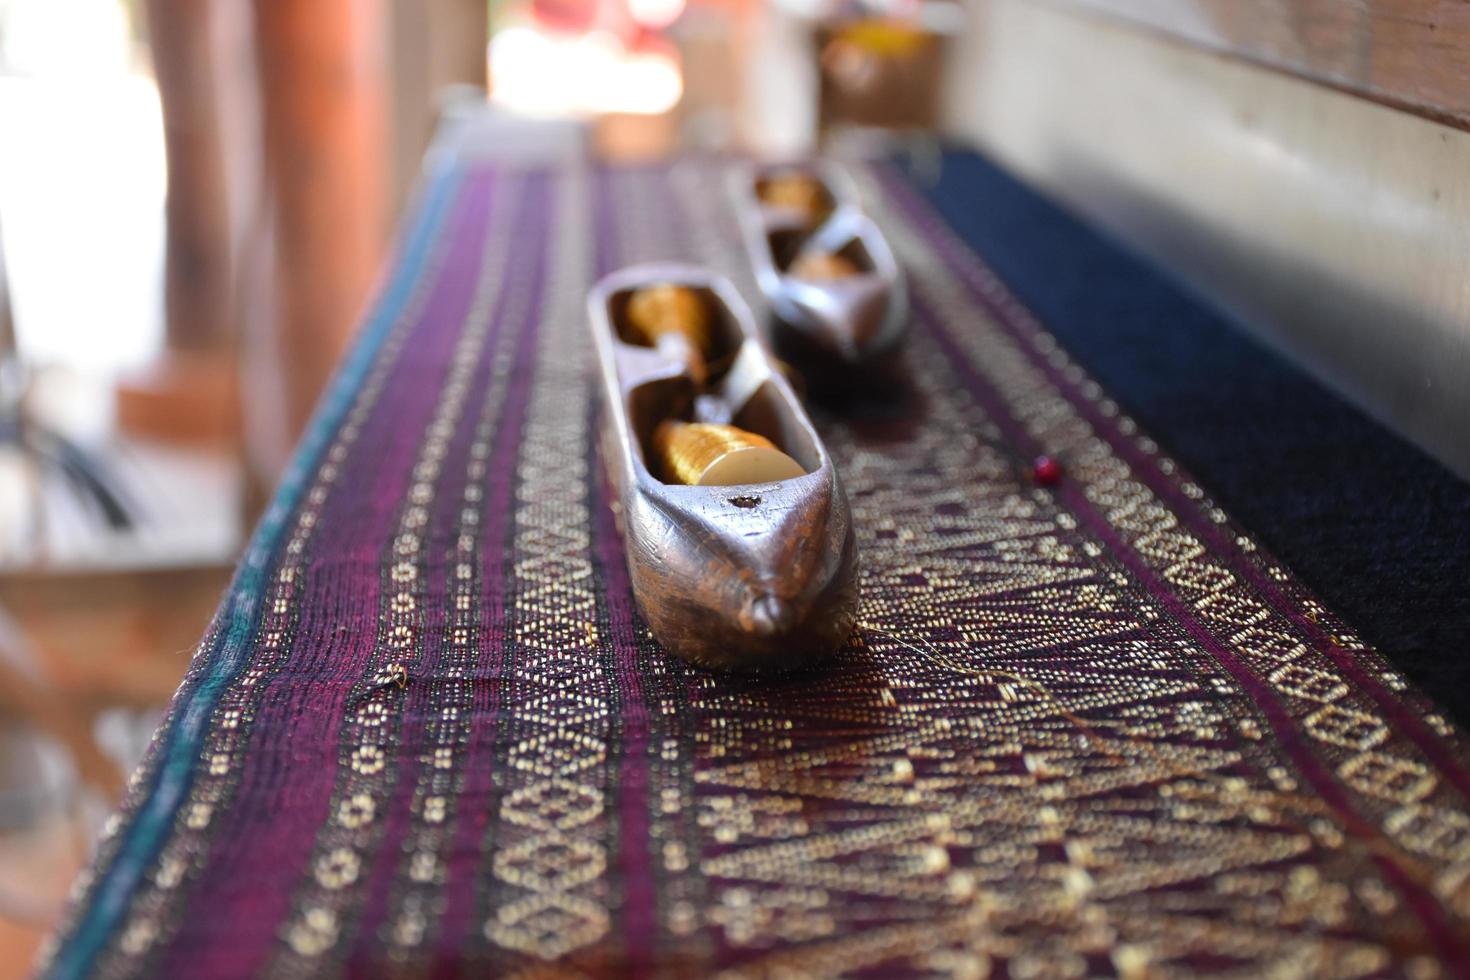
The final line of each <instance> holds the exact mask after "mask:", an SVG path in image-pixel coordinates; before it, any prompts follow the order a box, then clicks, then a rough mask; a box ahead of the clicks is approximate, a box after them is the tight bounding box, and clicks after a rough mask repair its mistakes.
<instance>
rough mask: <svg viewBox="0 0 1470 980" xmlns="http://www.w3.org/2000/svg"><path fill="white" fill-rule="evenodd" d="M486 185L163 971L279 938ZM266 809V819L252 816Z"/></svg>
mask: <svg viewBox="0 0 1470 980" xmlns="http://www.w3.org/2000/svg"><path fill="white" fill-rule="evenodd" d="M490 192H491V181H490V180H488V179H479V180H472V181H469V182H467V183H466V185H465V186H464V187H463V189H462V191H461V196H460V198H459V200H458V201H457V202H456V205H455V210H456V215H455V225H454V228H453V229H452V231H451V232H450V234H449V238H450V242H451V244H450V246H449V251H448V253H447V259H446V263H445V266H444V268H443V271H442V272H441V273H440V279H439V282H438V284H437V285H436V287H435V292H434V294H433V296H432V298H431V299H430V301H429V303H428V304H427V306H426V307H425V309H424V311H423V313H422V316H421V319H420V322H419V325H418V326H417V327H416V328H415V330H414V333H413V336H412V339H411V341H410V343H409V344H408V345H407V346H406V347H405V350H404V353H403V355H402V356H401V357H400V359H399V361H398V363H397V364H395V366H394V368H393V371H392V374H391V375H390V377H389V379H388V381H387V382H386V384H385V386H384V389H383V391H382V393H381V396H380V399H379V402H378V404H377V406H376V407H375V408H374V409H373V411H372V412H371V413H370V416H369V419H368V421H367V423H366V424H365V425H364V427H363V431H362V433H361V434H360V436H359V438H358V442H357V445H356V447H355V449H354V451H353V452H351V453H349V454H348V457H347V459H346V460H345V461H344V462H343V464H342V469H341V474H340V476H339V486H341V487H343V488H347V489H348V490H350V491H351V492H348V493H335V494H332V495H331V497H330V498H329V499H328V501H327V503H326V505H325V507H324V508H323V511H322V513H321V516H320V518H319V521H318V525H317V529H316V532H315V538H314V541H313V544H312V555H311V557H310V559H309V560H308V562H307V564H306V566H305V568H304V569H303V573H302V578H303V582H302V585H301V592H300V594H299V596H298V599H297V601H298V602H299V603H300V609H301V613H300V618H299V621H298V628H297V632H296V635H295V636H294V637H292V641H293V642H292V646H291V650H290V653H289V656H288V659H287V661H286V663H285V664H284V666H283V667H282V669H281V671H280V672H279V674H277V675H276V676H275V677H272V678H268V679H266V680H265V681H263V683H265V684H266V685H267V687H266V690H265V691H264V692H262V694H261V698H260V704H259V708H258V710H257V713H256V717H255V720H254V724H253V727H252V732H251V734H252V742H251V745H250V751H249V752H245V753H241V755H240V757H241V759H242V763H241V764H242V766H243V769H242V772H241V774H240V780H239V784H238V788H237V790H236V792H235V794H234V798H235V799H236V800H244V801H249V802H250V803H251V804H253V807H252V808H251V809H248V810H247V809H245V808H244V807H233V808H230V809H227V810H224V811H223V812H219V813H216V814H215V816H214V819H215V820H216V821H218V822H219V823H218V825H217V826H216V828H215V831H214V841H215V847H214V850H213V851H212V852H211V854H210V856H209V859H208V864H207V866H206V867H205V868H204V869H203V872H202V873H201V875H200V885H199V888H198V890H197V891H196V893H195V894H194V895H193V896H191V902H192V903H193V904H197V905H198V906H199V907H202V908H208V909H210V914H209V915H208V916H186V917H185V918H184V920H183V925H182V927H181V929H180V932H179V934H178V937H177V939H176V941H175V943H174V945H173V948H172V949H171V951H170V954H171V955H170V957H169V959H168V960H166V961H165V963H164V964H163V969H162V971H161V972H162V975H165V976H178V975H185V974H187V975H194V976H214V975H221V976H223V975H237V974H247V973H254V972H255V971H257V970H258V969H259V968H260V966H261V965H262V964H263V962H264V959H265V957H267V956H268V955H269V953H270V951H271V950H272V948H273V947H274V945H275V942H276V940H277V936H276V929H277V927H278V925H279V923H281V922H282V921H284V919H285V918H286V914H287V909H288V904H289V900H290V895H291V890H292V887H293V886H294V885H295V883H296V881H297V879H298V878H299V876H300V874H301V873H302V869H304V868H305V867H306V866H307V863H308V861H309V858H310V855H311V849H312V846H313V844H314V841H315V836H316V829H317V827H319V826H320V824H321V822H322V820H323V819H324V818H325V815H326V814H325V810H326V807H327V805H328V802H329V800H330V798H331V794H332V791H333V786H334V778H333V777H334V776H335V773H336V771H337V767H338V766H339V765H340V764H341V763H342V760H341V758H340V752H341V747H340V744H339V740H338V735H339V731H340V726H341V722H342V718H343V715H344V712H345V702H346V699H347V696H348V694H349V693H350V692H351V690H352V688H353V683H354V682H355V681H356V679H357V678H358V676H359V675H360V674H361V672H362V670H363V669H364V666H365V665H366V664H367V663H368V662H369V661H370V659H371V657H372V653H373V649H374V644H375V638H376V631H377V624H378V615H379V610H378V603H379V575H380V559H381V554H382V548H383V544H384V541H385V538H386V537H387V536H389V535H391V534H392V531H393V528H392V518H393V515H394V514H396V513H397V510H398V507H399V504H400V503H401V501H402V499H403V495H404V493H405V492H406V489H407V485H408V480H409V477H410V470H411V468H412V460H413V457H414V454H415V452H416V450H417V447H418V445H419V443H420V440H421V439H422V436H423V431H424V428H425V426H426V425H427V424H428V421H429V418H428V416H429V412H430V411H431V409H432V405H433V401H432V399H425V398H422V397H420V395H421V394H422V392H423V390H424V389H425V388H426V387H428V386H432V385H437V384H439V383H441V381H442V377H443V374H444V372H445V371H446V370H447V368H448V362H449V356H448V355H449V351H450V350H451V349H452V347H453V343H454V340H455V338H456V334H457V331H458V327H459V325H460V324H461V323H462V321H463V317H464V312H465V309H466V308H467V307H468V304H469V300H470V296H471V295H472V293H473V288H474V284H475V272H476V270H477V269H478V267H479V256H480V250H481V246H482V243H483V239H484V228H485V225H486V217H487V214H488V208H489V204H490ZM262 807H264V808H268V809H269V810H270V811H271V814H272V816H271V818H270V819H263V818H262V814H261V813H260V812H259V808H262Z"/></svg>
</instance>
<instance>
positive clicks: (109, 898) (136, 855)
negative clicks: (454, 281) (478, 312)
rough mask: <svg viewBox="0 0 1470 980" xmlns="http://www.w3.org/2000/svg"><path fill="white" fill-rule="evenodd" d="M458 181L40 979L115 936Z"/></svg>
mask: <svg viewBox="0 0 1470 980" xmlns="http://www.w3.org/2000/svg"><path fill="white" fill-rule="evenodd" d="M457 183H458V177H457V172H456V171H455V170H454V169H453V168H452V167H445V168H444V169H442V170H440V171H439V172H438V173H437V174H435V175H434V176H432V177H430V178H429V180H428V185H427V187H426V189H425V191H424V198H423V202H422V205H421V206H420V209H419V217H418V220H417V222H416V223H415V225H414V227H413V229H412V230H411V231H410V232H409V235H408V238H407V239H406V241H405V242H404V245H403V250H402V253H401V256H400V259H399V261H398V265H397V268H396V269H395V270H394V273H393V276H392V278H391V280H390V281H389V283H388V287H387V289H386V290H385V292H384V294H383V297H382V300H381V301H380V302H379V304H378V306H377V309H376V310H375V311H374V312H373V313H372V315H371V316H370V317H369V319H368V321H367V322H366V323H365V324H364V325H363V328H362V332H361V335H360V338H359V340H358V342H357V343H356V344H355V345H354V346H353V349H352V351H351V352H350V353H349V354H348V355H347V358H346V359H345V360H344V361H343V363H342V366H341V368H340V369H339V370H338V372H337V376H336V378H335V379H334V380H333V382H332V384H331V386H330V387H329V388H328V390H327V394H326V396H325V397H324V398H323V400H322V402H321V404H320V405H319V406H318V407H317V411H316V414H315V416H314V417H313V418H312V421H311V424H310V425H309V426H308V427H307V431H306V434H305V436H304V437H303V438H302V440H301V443H300V445H299V446H298V447H297V450H296V453H295V455H294V456H293V457H292V459H291V463H290V465H289V466H288V467H287V468H286V473H285V475H284V477H283V478H282V480H281V484H280V486H279V487H278V488H277V489H276V493H275V497H274V498H273V499H272V500H271V504H270V507H269V508H268V509H267V510H266V512H265V516H264V517H262V518H261V520H260V523H259V524H258V525H257V526H256V529H255V534H254V535H253V537H252V538H251V541H250V547H249V549H248V550H247V551H246V553H245V557H244V559H243V560H242V561H241V563H240V567H239V569H238V570H237V571H236V572H235V580H234V582H233V583H232V585H231V587H230V592H229V595H228V597H227V598H226V599H225V605H224V607H223V616H222V619H223V623H222V626H221V629H220V630H219V632H218V634H217V636H216V640H215V642H216V643H218V644H219V647H218V649H217V651H214V652H213V654H212V655H210V656H209V657H208V660H207V666H206V667H205V670H206V671H207V673H205V675H204V677H203V678H202V679H201V680H200V681H199V683H198V684H197V686H196V687H195V688H194V690H193V691H192V692H190V693H182V692H181V696H182V697H183V699H184V701H185V703H184V704H183V705H182V706H180V707H178V708H176V709H175V711H174V712H173V723H172V725H171V727H170V729H169V730H168V731H167V732H166V733H165V736H164V737H165V745H164V747H163V748H162V749H161V751H162V753H163V759H162V761H161V762H160V763H159V765H158V767H157V771H156V776H155V780H156V781H155V785H154V787H153V789H152V791H151V792H150V794H149V795H148V797H147V798H146V799H144V801H143V802H142V804H141V805H140V806H139V808H138V811H137V815H136V816H135V817H134V819H133V820H132V822H131V823H130V824H129V826H128V828H127V829H126V830H125V831H124V832H123V833H124V834H125V837H124V840H123V841H122V843H121V845H120V846H119V849H118V855H117V858H116V859H115V860H114V861H113V863H112V865H111V866H110V867H108V868H107V870H106V871H104V872H103V873H102V874H101V875H100V877H99V879H98V881H97V882H96V884H95V885H94V886H93V889H92V893H91V897H90V900H89V901H88V903H87V906H86V908H85V909H83V910H82V911H81V912H80V913H79V915H78V919H77V923H76V926H75V927H74V929H73V931H72V935H71V939H70V940H69V941H68V942H66V943H65V944H64V945H63V946H62V947H61V949H60V950H58V952H57V955H56V958H55V960H54V961H53V962H52V964H51V969H50V973H51V975H52V976H55V977H82V976H85V975H86V974H87V973H88V972H89V971H90V970H91V969H92V967H93V965H94V961H95V959H96V957H97V955H98V954H99V953H100V952H101V950H102V949H103V947H104V946H105V945H106V943H107V940H108V938H109V937H110V936H111V935H112V933H113V931H114V930H116V929H117V927H118V924H119V922H120V920H121V919H122V917H123V915H124V913H125V912H126V911H127V907H128V903H129V901H130V900H131V898H132V896H133V892H134V890H135V889H136V888H137V887H138V884H139V882H140V881H141V880H142V878H143V875H144V874H145V873H146V871H147V869H148V867H149V866H150V865H151V864H152V863H153V860H154V858H155V856H156V855H157V853H158V850H159V848H160V847H161V846H162V843H163V839H164V836H165V834H167V832H168V830H169V828H170V827H172V826H173V823H174V818H175V816H176V814H177V812H178V809H179V807H180V805H182V803H183V801H184V799H185V798H186V796H187V795H188V790H189V786H190V784H191V783H192V781H193V775H194V760H195V759H196V758H198V756H199V751H200V747H201V744H202V742H203V740H204V736H205V734H206V732H207V730H208V725H209V719H210V717H211V715H213V713H214V707H215V704H216V703H217V702H218V700H219V696H220V694H221V692H222V691H223V690H224V689H225V686H226V685H227V684H229V682H230V681H231V680H232V679H233V678H234V677H235V675H236V673H237V672H238V671H239V670H240V668H241V666H243V662H244V659H245V654H246V651H247V650H248V648H249V641H250V638H251V637H252V636H253V635H254V633H255V629H256V626H257V621H256V614H257V613H258V611H259V605H260V598H261V595H262V592H263V590H264V587H265V584H266V573H267V572H268V571H269V569H270V568H271V566H272V565H273V563H274V560H275V557H276V550H277V548H278V547H279V546H280V544H281V540H282V538H283V536H284V532H285V530H286V524H287V521H288V519H289V518H290V517H291V515H292V514H293V513H295V511H296V505H297V503H298V502H299V501H300V499H301V495H302V493H303V492H304V491H305V489H306V486H307V483H308V481H309V479H310V477H311V475H312V474H313V473H315V472H316V469H317V467H318V466H319V465H320V461H321V458H322V455H323V453H325V452H326V450H327V447H328V446H329V445H330V443H331V440H332V439H333V437H334V436H335V435H336V433H337V430H338V428H340V427H341V425H342V422H343V420H344V419H345V418H346V416H347V413H348V411H350V410H351V407H352V403H353V400H354V399H355V398H356V396H357V392H358V390H359V389H360V388H361V387H362V384H363V381H364V379H365V378H366V376H367V374H368V372H369V371H370V370H371V369H372V365H373V362H374V360H375V359H376V358H377V354H378V351H379V350H380V349H381V348H382V345H383V342H384V340H385V339H386V338H387V337H388V334H389V332H390V331H391V329H392V326H393V324H394V322H395V321H397V320H398V318H399V317H400V316H402V314H403V312H404V309H405V308H406V306H407V305H408V300H409V298H410V297H411V296H412V295H413V287H414V284H415V283H416V282H417V280H418V279H419V277H420V276H421V275H422V274H423V272H424V266H425V264H426V262H427V260H428V256H429V253H430V246H431V245H432V243H433V241H434V238H435V236H436V235H437V234H438V231H439V227H440V225H441V224H442V222H443V219H444V215H445V214H446V213H447V211H448V204H449V202H450V201H451V200H452V199H453V196H454V195H453V193H452V191H453V190H454V188H455V186H456V185H457Z"/></svg>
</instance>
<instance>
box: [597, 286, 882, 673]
mask: <svg viewBox="0 0 1470 980" xmlns="http://www.w3.org/2000/svg"><path fill="white" fill-rule="evenodd" d="M670 286H672V287H677V288H680V289H684V290H687V291H690V292H692V293H693V294H694V295H696V296H697V297H698V298H699V301H700V302H701V303H702V304H703V307H704V309H706V310H707V311H708V313H709V323H708V324H707V328H708V329H707V331H706V332H705V334H704V336H705V337H706V338H707V344H708V349H707V350H705V352H704V353H705V355H706V357H707V364H708V370H707V373H705V377H704V379H703V384H696V382H695V379H694V377H693V376H692V375H693V373H692V372H691V370H690V367H689V365H688V364H687V363H686V362H685V360H684V359H683V358H682V357H671V356H668V354H667V352H666V351H663V350H661V349H660V348H659V347H657V346H655V345H653V344H650V343H649V342H648V340H647V337H646V336H645V335H643V334H642V333H640V331H639V330H638V329H637V328H636V326H635V325H633V324H632V323H630V319H629V306H630V302H631V301H632V300H633V299H634V298H636V297H637V296H639V295H640V294H641V293H642V292H643V291H645V290H648V289H652V288H658V287H670ZM588 318H589V322H590V326H591V329H592V336H593V340H594V343H595V346H596V350H597V360H598V373H599V376H600V378H601V382H602V391H603V395H604V412H603V433H602V435H603V457H604V460H605V462H606V464H607V468H608V473H609V476H610V477H611V481H612V484H613V487H614V490H615V492H616V494H617V500H618V504H619V506H618V508H616V510H617V513H618V523H619V530H620V531H621V533H622V535H623V541H624V544H625V546H626V548H625V550H626V552H627V560H628V570H629V572H630V574H631V579H632V585H633V594H634V597H635V599H636V601H637V603H638V608H639V609H640V611H641V612H642V613H643V617H644V619H645V620H646V621H647V623H648V626H649V628H650V629H651V630H652V632H653V635H654V637H655V638H656V639H657V640H658V641H659V642H660V643H661V644H663V646H664V647H665V648H666V649H668V650H670V651H671V652H673V653H675V654H677V655H679V656H681V657H683V658H684V659H686V660H689V661H691V662H693V663H695V664H699V665H701V666H706V667H714V668H720V669H726V670H741V671H744V670H757V669H761V668H780V669H784V668H789V667H794V666H798V665H800V664H803V663H806V662H809V661H811V660H814V659H816V658H819V657H822V656H825V655H827V654H830V653H831V652H833V651H834V650H835V649H836V648H837V647H839V646H840V645H841V644H842V643H843V642H844V641H845V640H846V639H847V637H848V635H849V633H850V632H851V630H852V626H853V622H854V620H855V618H856V613H857V591H858V587H857V543H856V538H855V536H854V534H853V527H852V519H851V515H850V512H849V510H848V503H847V497H846V494H845V493H844V492H843V489H842V484H841V481H840V480H839V479H838V476H837V471H836V469H835V467H834V466H833V462H832V458H831V456H830V455H829V454H828V452H827V450H826V448H825V447H824V446H823V445H822V441H821V439H820V438H818V436H817V433H816V430H815V429H814V428H813V427H812V424H811V421H810V420H809V419H808V418H807V415H806V412H805V411H804V410H803V409H802V407H801V405H800V403H799V402H798V401H797V399H796V397H795V395H794V394H793V393H792V390H791V387H790V385H789V383H788V382H787V381H786V379H785V378H784V377H783V376H782V374H781V372H780V370H778V369H777V367H776V366H775V365H774V363H773V362H772V359H771V358H770V356H769V355H768V354H767V352H766V350H765V348H764V347H763V346H762V344H761V342H760V340H759V339H758V337H757V334H756V331H755V326H754V323H753V321H752V317H751V314H750V311H749V309H748V308H747V307H746V306H745V304H744V303H743V302H742V301H741V299H740V297H739V296H738V294H737V293H736V292H735V290H734V288H733V287H732V286H731V285H730V284H729V283H728V282H727V281H726V280H724V279H723V278H721V277H719V276H716V275H714V274H712V273H710V272H708V271H706V270H703V269H700V268H697V267H692V266H686V265H673V264H657V265H643V266H636V267H633V268H628V269H624V270H621V271H619V272H615V273H613V274H611V275H609V276H607V277H606V278H604V279H603V280H602V281H601V282H599V283H598V284H597V285H596V286H594V287H593V288H592V291H591V293H590V294H589V296H588ZM702 373H703V372H702ZM691 423H697V424H695V425H692V426H691V425H690V424H691ZM705 429H708V430H711V431H725V430H728V431H731V432H735V433H737V434H739V438H740V439H741V440H742V445H744V444H745V443H750V444H752V445H753V444H755V443H759V444H761V445H762V446H765V447H769V449H762V450H761V451H760V453H753V455H755V456H760V455H761V453H764V454H765V455H766V456H771V455H772V454H774V456H776V457H780V459H781V460H784V461H785V465H787V466H790V467H791V470H790V471H789V472H788V473H787V474H786V475H785V476H784V478H781V479H776V480H766V481H764V482H757V483H734V484H728V485H717V486H709V485H688V484H687V483H686V482H680V480H679V479H677V478H676V477H675V476H674V475H673V474H672V472H671V470H670V468H669V460H670V458H671V457H670V455H669V454H670V453H671V452H674V449H671V448H670V447H671V446H672V445H674V444H673V443H672V442H671V441H670V436H669V434H670V432H671V431H672V432H674V433H675V436H677V435H679V433H680V432H681V431H682V434H683V435H685V436H689V435H693V434H697V430H705ZM696 441H697V440H696ZM793 461H794V462H793ZM682 462H683V463H687V460H684V461H682ZM726 462H728V460H726ZM681 465H682V463H681ZM686 469H687V466H686ZM715 469H716V467H714V466H711V467H710V468H709V469H708V470H707V471H706V472H707V473H708V472H713V471H714V470H715ZM728 472H731V471H727V475H728ZM733 472H734V473H735V475H737V476H739V475H741V474H742V473H744V472H746V471H743V470H740V469H738V468H737V469H736V470H734V471H733Z"/></svg>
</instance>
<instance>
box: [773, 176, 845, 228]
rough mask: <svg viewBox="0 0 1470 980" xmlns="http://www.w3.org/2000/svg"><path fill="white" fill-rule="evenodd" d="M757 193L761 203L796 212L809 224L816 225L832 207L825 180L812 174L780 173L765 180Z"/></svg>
mask: <svg viewBox="0 0 1470 980" xmlns="http://www.w3.org/2000/svg"><path fill="white" fill-rule="evenodd" d="M756 193H757V196H758V197H760V199H761V203H763V204H765V205H767V206H769V207H773V208H783V209H785V210H788V211H795V212H796V213H797V214H799V215H801V216H802V217H803V218H804V219H805V220H806V222H807V223H808V224H812V225H814V224H816V223H818V222H819V221H821V220H822V219H823V218H825V217H826V216H827V214H828V212H830V211H831V210H832V201H831V198H830V197H829V196H828V195H827V189H826V188H825V187H823V186H822V182H821V181H819V180H817V179H816V178H815V177H812V176H810V175H809V174H803V173H787V174H777V175H775V176H773V177H768V178H767V179H766V180H764V181H762V182H761V184H760V187H759V189H758V190H757V192H756Z"/></svg>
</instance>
